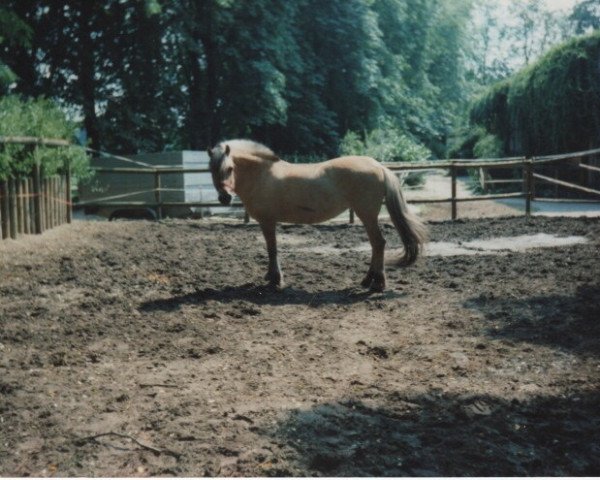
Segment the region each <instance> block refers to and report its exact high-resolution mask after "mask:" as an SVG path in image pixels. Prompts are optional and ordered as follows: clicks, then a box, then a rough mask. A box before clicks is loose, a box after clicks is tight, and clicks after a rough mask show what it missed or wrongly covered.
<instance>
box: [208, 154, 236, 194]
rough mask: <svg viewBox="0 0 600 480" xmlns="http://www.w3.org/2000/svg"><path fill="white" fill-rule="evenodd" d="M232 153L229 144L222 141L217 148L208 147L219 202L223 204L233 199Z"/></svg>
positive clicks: (211, 171)
mask: <svg viewBox="0 0 600 480" xmlns="http://www.w3.org/2000/svg"><path fill="white" fill-rule="evenodd" d="M230 153H231V150H230V148H229V145H223V144H222V143H220V144H219V145H217V146H216V147H215V148H208V156H209V157H210V162H209V166H210V173H211V174H212V180H213V185H214V186H215V188H216V189H217V192H218V193H219V202H221V204H222V205H231V200H232V199H233V196H232V193H233V189H234V183H233V160H232V159H231V156H230V155H229V154H230Z"/></svg>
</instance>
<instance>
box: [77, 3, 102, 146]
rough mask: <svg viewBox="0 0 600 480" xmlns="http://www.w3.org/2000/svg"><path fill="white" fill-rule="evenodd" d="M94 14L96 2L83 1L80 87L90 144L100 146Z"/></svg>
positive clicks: (80, 40)
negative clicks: (93, 36)
mask: <svg viewBox="0 0 600 480" xmlns="http://www.w3.org/2000/svg"><path fill="white" fill-rule="evenodd" d="M93 15H94V2H82V6H81V23H80V31H79V45H80V51H79V72H78V75H79V88H80V90H81V98H82V108H83V115H84V122H83V124H84V126H85V129H86V130H87V135H88V138H89V139H90V145H91V147H92V148H94V149H99V148H100V143H101V142H100V132H99V129H98V117H97V116H96V88H95V81H94V74H95V65H94V41H93V40H92V36H91V33H92V26H91V19H92V18H93Z"/></svg>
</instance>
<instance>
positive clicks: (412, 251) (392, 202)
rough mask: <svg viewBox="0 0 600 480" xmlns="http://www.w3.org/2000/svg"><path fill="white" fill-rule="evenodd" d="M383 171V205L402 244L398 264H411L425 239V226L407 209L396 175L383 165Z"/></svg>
mask: <svg viewBox="0 0 600 480" xmlns="http://www.w3.org/2000/svg"><path fill="white" fill-rule="evenodd" d="M383 171H384V174H385V206H386V207H387V210H388V212H389V214H390V218H391V219H392V223H393V224H394V226H395V227H396V230H398V233H399V234H400V238H401V240H402V243H403V244H404V257H402V258H401V259H400V264H401V265H405V266H406V265H411V264H413V263H414V262H415V261H416V260H417V257H418V256H419V252H420V251H421V250H422V248H423V244H424V243H425V242H426V241H427V227H426V226H425V224H424V223H423V222H422V221H421V220H420V219H419V218H418V217H417V216H416V215H414V214H413V213H411V212H410V211H409V209H408V205H407V203H406V200H404V195H403V194H402V190H401V189H400V180H398V177H397V176H396V175H394V173H392V171H391V170H389V169H387V168H385V167H383Z"/></svg>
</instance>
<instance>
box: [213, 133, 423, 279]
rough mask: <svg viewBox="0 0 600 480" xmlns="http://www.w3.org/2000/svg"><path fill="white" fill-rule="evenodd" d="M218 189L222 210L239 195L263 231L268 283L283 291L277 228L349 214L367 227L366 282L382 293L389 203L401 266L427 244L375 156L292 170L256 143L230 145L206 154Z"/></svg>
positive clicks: (394, 180)
mask: <svg viewBox="0 0 600 480" xmlns="http://www.w3.org/2000/svg"><path fill="white" fill-rule="evenodd" d="M208 154H209V157H210V170H211V174H212V179H213V183H214V186H215V188H216V190H217V192H218V194H219V201H220V203H221V204H222V205H230V204H231V200H232V195H233V194H234V193H235V194H237V195H238V196H239V197H240V200H241V201H242V203H243V204H244V207H245V208H246V211H247V212H248V214H249V215H250V216H251V217H252V218H254V219H255V220H256V221H257V222H258V223H259V224H260V227H261V229H262V232H263V235H264V237H265V240H266V243H267V252H268V255H269V268H268V271H267V275H266V277H265V279H266V280H268V281H269V283H270V284H271V285H273V286H275V287H281V286H283V275H282V273H281V268H280V266H279V261H278V260H277V241H276V237H275V230H276V225H277V223H278V222H288V223H309V224H311V223H319V222H323V221H325V220H329V219H331V218H333V217H336V216H337V215H339V214H341V213H342V212H343V211H344V210H346V209H348V208H350V209H352V210H354V212H355V213H356V215H357V216H358V218H359V219H360V220H361V221H362V223H363V225H364V226H365V229H366V231H367V235H368V237H369V241H370V243H371V248H372V253H371V265H370V267H369V271H368V272H367V275H366V276H365V278H364V279H363V281H362V282H361V285H362V286H363V287H365V288H370V289H371V290H373V291H382V290H383V289H384V288H385V285H386V278H385V271H384V247H385V239H384V238H383V235H382V234H381V231H380V229H379V225H378V221H377V217H378V215H379V211H380V209H381V206H382V204H383V202H384V201H385V205H386V207H387V209H388V212H389V214H390V217H391V219H392V222H393V224H394V226H395V227H396V230H397V231H398V233H399V234H400V238H401V240H402V243H403V244H404V256H403V257H402V259H401V264H402V265H410V264H412V263H414V262H415V260H416V259H417V257H418V255H419V252H420V251H421V248H422V246H423V244H424V242H425V241H426V237H427V230H426V228H425V226H424V224H423V223H422V222H421V221H420V220H419V219H418V218H417V217H416V216H415V215H413V214H412V213H411V212H410V211H409V210H408V207H407V204H406V201H405V200H404V197H403V195H402V191H401V190H400V181H399V180H398V178H397V177H396V175H394V174H393V173H392V172H391V171H390V170H389V169H387V168H386V167H384V166H383V165H381V164H380V163H378V162H377V161H375V160H374V159H372V158H370V157H357V156H348V157H340V158H334V159H332V160H328V161H326V162H322V163H314V164H293V163H288V162H286V161H284V160H281V159H280V158H279V157H278V156H277V155H275V153H273V152H272V151H271V150H270V149H269V148H268V147H265V146H264V145H261V144H259V143H256V142H253V141H250V140H228V141H224V142H221V143H219V144H218V145H216V146H215V147H214V148H209V149H208Z"/></svg>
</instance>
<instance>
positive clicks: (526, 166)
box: [523, 158, 533, 217]
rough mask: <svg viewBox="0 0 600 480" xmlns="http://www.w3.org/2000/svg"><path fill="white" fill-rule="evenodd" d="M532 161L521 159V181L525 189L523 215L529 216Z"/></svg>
mask: <svg viewBox="0 0 600 480" xmlns="http://www.w3.org/2000/svg"><path fill="white" fill-rule="evenodd" d="M532 166H533V162H532V161H531V159H527V158H526V159H525V160H523V174H524V175H523V182H524V185H523V187H524V189H525V216H526V217H530V216H531V197H532V195H531V194H532V191H531V181H532V180H533V172H532Z"/></svg>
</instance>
